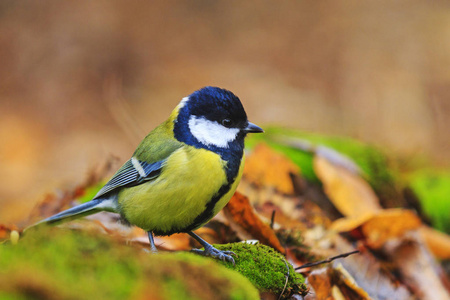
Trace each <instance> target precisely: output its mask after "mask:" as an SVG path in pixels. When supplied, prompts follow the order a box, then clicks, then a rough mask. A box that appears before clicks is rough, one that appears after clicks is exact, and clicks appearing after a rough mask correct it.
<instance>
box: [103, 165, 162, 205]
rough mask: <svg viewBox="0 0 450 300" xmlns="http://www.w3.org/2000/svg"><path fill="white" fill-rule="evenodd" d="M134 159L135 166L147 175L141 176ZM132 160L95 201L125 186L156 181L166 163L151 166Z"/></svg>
mask: <svg viewBox="0 0 450 300" xmlns="http://www.w3.org/2000/svg"><path fill="white" fill-rule="evenodd" d="M132 159H134V160H135V161H134V162H135V164H136V162H137V163H138V164H139V165H140V166H141V167H142V168H141V170H143V171H144V173H145V174H142V175H141V173H139V170H137V169H136V168H135V166H134V165H133V162H132ZM132 159H130V160H128V161H127V162H126V163H125V164H124V165H123V166H122V167H121V168H120V169H119V171H117V173H116V174H115V175H114V176H113V177H112V178H111V179H110V180H109V181H108V182H107V183H106V184H105V185H104V186H103V187H102V188H101V190H100V191H99V192H98V193H97V195H95V197H94V199H98V198H101V197H102V196H104V195H106V194H108V193H110V192H113V191H115V190H117V189H119V188H122V187H125V186H135V185H139V184H142V183H144V182H146V181H149V180H152V179H155V178H156V177H158V176H159V174H160V173H161V168H162V166H163V163H164V161H165V160H162V161H157V162H154V163H150V164H149V163H146V162H143V161H139V160H137V159H136V158H132ZM143 175H145V176H143Z"/></svg>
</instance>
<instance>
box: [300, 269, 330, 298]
mask: <svg viewBox="0 0 450 300" xmlns="http://www.w3.org/2000/svg"><path fill="white" fill-rule="evenodd" d="M307 283H308V286H310V287H312V289H311V290H310V292H309V293H308V296H306V299H307V300H309V299H324V300H333V299H334V297H333V295H332V291H331V288H332V284H331V278H330V276H329V274H328V272H327V269H326V268H321V269H318V270H314V271H312V272H311V274H309V276H308V278H307Z"/></svg>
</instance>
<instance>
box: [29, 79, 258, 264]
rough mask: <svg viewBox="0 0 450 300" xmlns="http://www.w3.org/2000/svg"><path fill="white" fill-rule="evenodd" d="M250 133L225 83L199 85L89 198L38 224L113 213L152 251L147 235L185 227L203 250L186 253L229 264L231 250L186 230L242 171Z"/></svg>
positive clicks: (208, 214)
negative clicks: (135, 228)
mask: <svg viewBox="0 0 450 300" xmlns="http://www.w3.org/2000/svg"><path fill="white" fill-rule="evenodd" d="M250 132H263V130H262V129H261V128H260V127H258V126H256V125H255V124H252V123H250V122H249V121H248V120H247V114H246V113H245V110H244V108H243V106H242V104H241V101H240V100H239V98H238V97H236V96H235V95H234V94H233V93H232V92H230V91H228V90H225V89H221V88H218V87H204V88H202V89H200V90H198V91H196V92H194V93H192V94H191V95H190V96H188V97H185V98H183V99H182V100H181V102H180V103H179V104H178V106H177V107H176V108H175V109H174V110H173V112H172V113H171V115H170V117H169V119H168V120H167V121H165V122H163V123H162V124H161V125H159V126H158V127H156V128H155V129H154V130H153V131H151V132H150V133H149V134H148V135H147V136H146V137H145V138H144V139H143V141H142V142H141V143H140V145H139V146H138V147H137V149H136V151H135V152H134V154H133V156H132V157H131V159H130V160H128V161H127V162H126V163H125V164H124V165H123V166H122V167H121V168H120V169H119V170H118V171H117V173H116V174H115V175H114V176H113V177H112V178H111V179H110V180H109V181H108V182H107V183H106V185H105V186H103V188H102V189H101V190H100V191H99V192H98V193H97V195H96V196H95V197H94V198H93V200H91V201H89V202H87V203H84V204H81V205H78V206H75V207H73V208H70V209H68V210H65V211H63V212H60V213H58V214H56V215H54V216H52V217H49V218H47V219H45V220H42V221H41V222H39V223H38V224H42V223H46V224H52V223H59V222H61V221H67V220H71V219H76V218H79V217H82V216H87V215H90V214H93V213H96V212H99V211H109V212H115V213H118V214H120V215H121V217H122V218H123V219H124V220H125V221H126V222H127V223H129V224H132V225H135V226H138V227H140V228H142V229H144V230H145V231H147V233H148V238H149V240H150V246H151V250H152V251H156V247H155V242H154V240H153V234H155V235H171V234H173V233H179V232H185V233H188V234H189V235H190V236H192V237H193V238H194V239H196V240H197V241H198V242H199V243H200V244H201V245H202V246H203V247H204V249H205V250H198V249H193V251H194V252H196V253H199V254H202V255H205V256H212V257H214V258H218V259H221V260H224V261H229V262H232V263H233V264H234V259H233V257H232V256H231V255H232V254H234V253H232V252H230V251H220V250H218V249H216V248H214V247H213V246H211V245H210V244H208V243H207V242H206V241H205V240H203V239H202V238H200V237H199V236H198V235H196V234H195V233H193V230H196V229H198V228H199V227H201V226H203V225H204V224H205V223H207V222H208V221H209V220H210V219H211V218H212V217H213V216H215V215H216V214H217V213H218V212H219V211H220V210H221V209H222V208H223V207H224V206H225V205H226V204H227V203H228V201H229V200H230V198H231V197H232V195H233V194H234V192H235V190H236V188H237V186H238V184H239V181H240V179H241V176H242V171H243V165H244V156H243V154H244V138H245V137H246V135H247V133H250Z"/></svg>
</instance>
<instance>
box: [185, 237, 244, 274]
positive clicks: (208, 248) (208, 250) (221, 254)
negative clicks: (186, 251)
mask: <svg viewBox="0 0 450 300" xmlns="http://www.w3.org/2000/svg"><path fill="white" fill-rule="evenodd" d="M188 234H189V235H190V236H192V237H193V238H194V239H196V240H197V241H198V242H199V243H200V244H201V245H202V246H203V247H204V248H205V250H200V249H192V250H191V251H192V252H194V253H197V254H200V255H203V256H211V257H213V258H218V259H220V260H222V261H228V262H230V263H232V264H233V266H234V265H235V263H234V258H233V257H232V256H231V255H236V254H235V253H234V252H232V251H220V250H218V249H216V248H214V247H213V246H212V245H210V244H208V243H207V242H206V241H205V240H204V239H202V238H201V237H199V236H198V235H196V234H195V233H193V232H192V231H190V232H188Z"/></svg>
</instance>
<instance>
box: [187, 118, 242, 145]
mask: <svg viewBox="0 0 450 300" xmlns="http://www.w3.org/2000/svg"><path fill="white" fill-rule="evenodd" d="M189 130H190V131H191V133H192V135H193V136H194V137H195V138H196V139H197V140H198V141H199V142H201V143H203V144H205V145H214V146H216V147H220V148H228V143H229V142H232V141H234V140H235V139H236V136H237V134H238V133H239V129H237V128H226V127H224V126H222V125H220V124H219V123H217V122H215V121H210V120H206V119H205V118H197V117H196V116H191V117H190V119H189Z"/></svg>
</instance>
